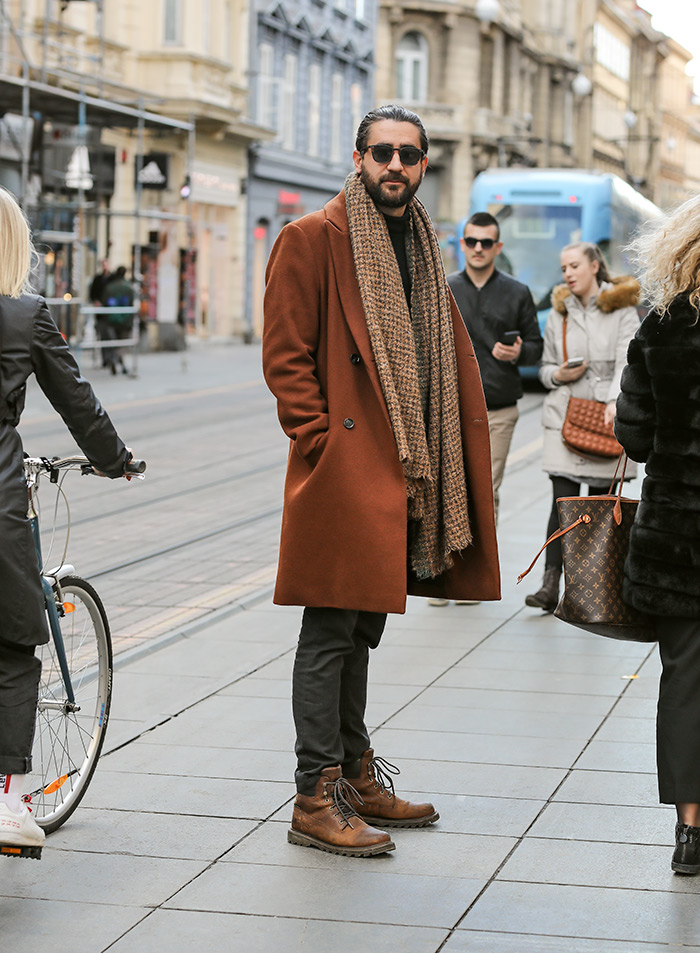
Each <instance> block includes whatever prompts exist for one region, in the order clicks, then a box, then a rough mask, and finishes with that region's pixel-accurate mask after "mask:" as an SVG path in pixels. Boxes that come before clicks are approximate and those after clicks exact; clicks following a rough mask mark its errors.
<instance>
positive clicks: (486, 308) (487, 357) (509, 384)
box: [447, 269, 542, 410]
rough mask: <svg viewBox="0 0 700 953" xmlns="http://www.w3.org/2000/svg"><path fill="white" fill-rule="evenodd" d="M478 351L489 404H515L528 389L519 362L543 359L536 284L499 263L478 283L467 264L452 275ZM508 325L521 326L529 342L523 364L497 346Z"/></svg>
mask: <svg viewBox="0 0 700 953" xmlns="http://www.w3.org/2000/svg"><path fill="white" fill-rule="evenodd" d="M447 283H448V284H449V286H450V289H451V291H452V294H453V295H454V296H455V301H456V302H457V307H458V308H459V310H460V313H461V315H462V318H463V319H464V323H465V324H466V326H467V331H469V336H470V337H471V339H472V343H473V345H474V352H475V354H476V359H477V361H478V363H479V370H480V372H481V383H482V384H483V387H484V396H485V398H486V406H487V407H488V409H489V410H497V409H498V408H499V407H510V406H512V405H513V404H515V403H516V402H517V401H518V399H519V398H520V397H522V395H523V385H522V382H521V379H520V373H519V372H518V365H521V366H523V367H527V366H528V365H530V364H537V362H538V361H539V359H540V357H541V356H542V335H541V334H540V328H539V325H538V323H537V311H536V310H535V303H534V301H533V300H532V295H531V294H530V289H529V288H528V287H527V285H524V284H523V283H522V282H520V281H516V279H515V278H512V277H511V276H510V275H506V274H505V273H504V272H502V271H498V269H494V272H493V274H492V275H491V277H490V278H489V280H488V281H487V282H486V284H485V285H484V286H483V288H477V287H476V285H475V284H474V283H473V282H472V280H471V279H470V277H469V275H468V274H467V272H466V270H464V271H455V272H453V273H452V274H451V275H448V276H447ZM504 331H519V332H520V337H521V338H522V341H523V345H522V349H521V351H520V357H519V358H518V361H517V364H511V363H510V362H509V361H499V360H496V358H495V357H494V356H493V354H492V353H491V351H492V350H493V346H494V344H495V343H496V341H500V339H501V334H502V333H503V332H504Z"/></svg>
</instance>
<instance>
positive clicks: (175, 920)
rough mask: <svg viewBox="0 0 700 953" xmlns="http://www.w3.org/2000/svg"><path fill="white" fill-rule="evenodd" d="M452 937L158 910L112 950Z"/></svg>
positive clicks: (130, 952)
mask: <svg viewBox="0 0 700 953" xmlns="http://www.w3.org/2000/svg"><path fill="white" fill-rule="evenodd" d="M447 936H448V933H447V931H445V930H439V929H437V930H436V929H428V928H425V927H413V928H412V927H405V926H397V925H392V926H382V925H380V924H376V923H371V924H370V923H357V922H355V921H338V920H334V921H330V920H328V919H323V920H308V919H305V918H302V917H298V916H293V917H278V916H274V917H270V916H267V917H261V916H250V915H241V914H238V915H236V914H221V913H200V912H197V911H182V910H157V911H155V912H154V913H152V914H151V915H150V916H148V917H147V918H146V919H144V920H142V922H141V923H139V924H138V926H136V927H135V928H134V929H133V930H131V931H130V932H129V933H128V934H127V935H126V936H124V937H123V938H122V939H121V940H119V942H118V943H116V944H115V945H114V946H113V947H111V950H110V953H112V951H113V953H144V951H145V950H153V951H158V953H160V951H163V950H167V951H168V953H192V950H198V949H203V948H204V949H211V950H221V951H222V953H224V951H225V953H229V951H230V953H272V951H279V953H319V951H325V950H328V951H335V953H341V951H350V950H371V951H372V953H397V951H399V950H400V951H401V953H434V951H435V950H437V949H439V948H440V946H441V945H442V943H443V941H444V940H445V938H446V937H447ZM205 944H206V946H205ZM651 953H656V951H651Z"/></svg>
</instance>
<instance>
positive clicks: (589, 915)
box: [460, 883, 700, 953]
mask: <svg viewBox="0 0 700 953" xmlns="http://www.w3.org/2000/svg"><path fill="white" fill-rule="evenodd" d="M460 926H461V927H464V928H467V929H474V930H493V929H497V930H501V931H503V932H508V933H511V932H512V933H530V934H533V933H534V934H545V935H546V934H550V935H552V936H562V935H565V936H573V937H586V938H590V939H594V940H596V941H597V942H598V943H599V944H601V941H608V940H626V941H631V942H635V943H638V944H644V943H650V942H651V943H676V944H690V945H693V944H697V942H698V940H699V939H700V932H699V930H698V900H697V897H696V896H695V895H694V894H685V893H675V892H670V891H664V892H661V891H659V892H656V891H651V890H618V889H611V888H609V887H605V888H603V887H568V886H558V885H551V884H529V883H527V884H526V883H492V884H491V885H490V886H489V888H488V889H487V890H486V892H485V893H484V895H483V896H482V897H481V898H480V900H479V902H478V903H477V904H476V905H475V906H474V907H473V908H472V910H470V912H469V913H468V914H467V916H466V917H465V918H464V920H463V921H462V923H461V924H460ZM598 949H599V950H600V951H601V953H602V951H604V950H606V947H605V946H602V945H599V947H598ZM642 949H644V947H642ZM606 953H607V951H606Z"/></svg>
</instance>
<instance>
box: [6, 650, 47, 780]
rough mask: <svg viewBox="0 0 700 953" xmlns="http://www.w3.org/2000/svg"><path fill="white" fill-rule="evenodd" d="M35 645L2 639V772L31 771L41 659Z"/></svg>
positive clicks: (21, 772)
mask: <svg viewBox="0 0 700 953" xmlns="http://www.w3.org/2000/svg"><path fill="white" fill-rule="evenodd" d="M34 651H35V646H33V645H19V644H18V643H15V642H6V641H5V640H4V639H0V774H27V773H28V772H29V771H31V768H32V758H31V755H32V741H33V739H34V722H35V720H36V703H37V697H38V692H39V679H40V677H41V662H40V661H39V659H38V658H37V657H36V656H35V654H34Z"/></svg>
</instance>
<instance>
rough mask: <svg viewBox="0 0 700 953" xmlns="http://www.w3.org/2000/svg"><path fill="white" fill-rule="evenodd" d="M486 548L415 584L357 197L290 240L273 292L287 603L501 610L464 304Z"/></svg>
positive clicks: (476, 502)
mask: <svg viewBox="0 0 700 953" xmlns="http://www.w3.org/2000/svg"><path fill="white" fill-rule="evenodd" d="M452 323H453V327H454V337H455V346H456V351H457V365H458V374H459V394H460V413H461V425H462V440H463V444H464V452H465V470H466V477H467V487H468V495H469V518H470V521H471V527H472V533H473V537H474V543H473V544H472V545H471V546H469V547H468V548H467V549H466V550H464V551H463V552H462V553H460V554H458V555H456V557H455V565H454V567H453V568H452V569H450V570H448V571H447V572H445V573H444V574H443V575H442V576H440V577H438V578H437V579H435V580H428V581H426V582H418V581H417V580H416V579H415V578H414V577H413V575H412V574H411V576H410V577H409V574H408V572H407V558H406V548H407V503H406V484H405V480H404V475H403V470H402V468H401V465H400V463H399V458H398V453H397V450H396V442H395V440H394V435H393V432H392V429H391V424H390V422H389V415H388V412H387V408H386V403H385V401H384V396H383V393H382V388H381V384H380V382H379V375H378V373H377V368H376V365H375V361H374V357H373V353H372V346H371V344H370V339H369V333H368V331H367V324H366V321H365V315H364V311H363V307H362V300H361V297H360V290H359V286H358V283H357V278H356V276H355V265H354V261H353V256H352V248H351V245H350V235H349V231H348V219H347V213H346V209H345V196H344V194H343V193H342V192H341V193H340V194H339V195H337V196H336V197H335V198H334V199H332V200H331V201H330V202H329V203H328V204H327V205H326V206H325V208H323V209H322V210H321V211H319V212H314V213H312V214H310V215H306V216H304V217H303V218H301V219H299V220H297V221H296V222H292V223H291V224H289V225H287V226H285V228H283V229H282V232H281V233H280V235H279V237H278V239H277V241H276V242H275V246H274V248H273V249H272V254H271V255H270V261H269V263H268V268H267V287H266V291H265V328H264V333H263V369H264V373H265V379H266V381H267V383H268V386H269V388H270V390H271V391H272V393H273V394H274V395H275V397H276V398H277V405H278V413H279V418H280V422H281V424H282V427H283V429H284V431H285V433H286V434H287V435H288V436H289V438H290V440H291V445H290V453H289V461H288V466H287V479H286V484H285V492H284V513H283V517H282V535H281V541H280V555H279V568H278V573H277V585H276V589H275V602H276V603H277V604H279V605H302V606H332V607H335V608H339V609H360V610H364V611H371V612H404V611H405V609H406V595H407V592H408V593H409V594H411V595H423V596H444V597H446V598H452V599H499V598H500V571H499V566H498V550H497V544H496V533H495V527H494V514H493V492H492V486H491V455H490V450H489V436H488V422H487V417H486V408H485V405H484V396H483V391H482V388H481V379H480V377H479V370H478V367H477V363H476V359H475V357H474V350H473V348H472V345H471V341H470V339H469V335H468V334H467V331H466V328H465V326H464V321H462V318H461V317H460V314H459V311H458V310H457V306H456V305H455V303H454V301H452Z"/></svg>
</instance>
